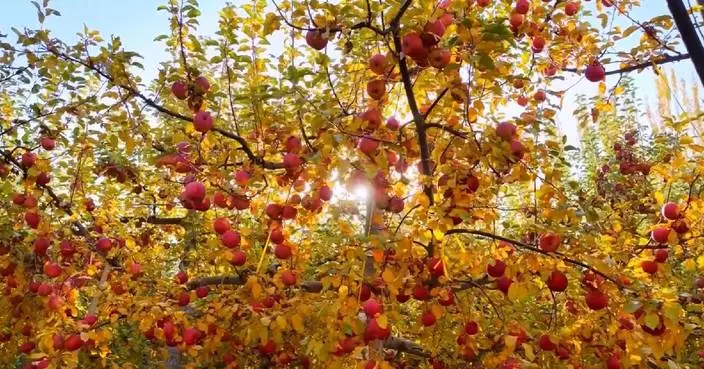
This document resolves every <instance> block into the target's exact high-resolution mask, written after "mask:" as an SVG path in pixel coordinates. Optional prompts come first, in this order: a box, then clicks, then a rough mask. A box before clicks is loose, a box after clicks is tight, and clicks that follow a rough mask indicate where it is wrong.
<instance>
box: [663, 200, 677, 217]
mask: <svg viewBox="0 0 704 369" xmlns="http://www.w3.org/2000/svg"><path fill="white" fill-rule="evenodd" d="M662 216H663V217H665V218H667V219H669V220H676V219H677V218H679V217H680V209H679V207H678V206H677V204H675V203H674V202H668V203H666V204H665V205H663V206H662Z"/></svg>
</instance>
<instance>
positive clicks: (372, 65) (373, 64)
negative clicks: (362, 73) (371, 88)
mask: <svg viewBox="0 0 704 369" xmlns="http://www.w3.org/2000/svg"><path fill="white" fill-rule="evenodd" d="M369 69H371V71H372V72H374V73H376V74H379V75H381V74H384V73H385V72H386V70H387V69H388V63H387V62H386V57H385V56H384V55H382V54H375V55H374V56H372V57H371V58H369Z"/></svg>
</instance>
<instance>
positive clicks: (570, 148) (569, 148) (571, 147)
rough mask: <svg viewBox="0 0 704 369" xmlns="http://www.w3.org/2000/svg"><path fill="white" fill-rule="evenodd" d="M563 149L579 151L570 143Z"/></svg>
mask: <svg viewBox="0 0 704 369" xmlns="http://www.w3.org/2000/svg"><path fill="white" fill-rule="evenodd" d="M565 151H579V149H578V148H576V147H574V146H572V145H567V146H565Z"/></svg>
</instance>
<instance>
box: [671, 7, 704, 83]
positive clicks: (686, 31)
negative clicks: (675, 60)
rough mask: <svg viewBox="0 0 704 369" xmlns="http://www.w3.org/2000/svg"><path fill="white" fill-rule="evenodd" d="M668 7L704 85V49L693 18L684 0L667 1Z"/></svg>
mask: <svg viewBox="0 0 704 369" xmlns="http://www.w3.org/2000/svg"><path fill="white" fill-rule="evenodd" d="M698 1H699V3H700V4H701V3H702V0H698ZM667 6H668V7H669V8H670V13H672V19H674V21H675V24H676V25H677V28H678V29H679V30H680V35H681V36H682V41H683V42H684V45H685V47H687V51H689V55H690V56H691V57H692V63H693V64H694V69H696V71H697V74H698V75H699V80H700V81H701V83H702V85H704V47H703V46H702V42H701V40H700V39H699V36H697V30H696V29H695V28H694V24H692V18H691V17H690V15H689V12H688V10H687V7H686V6H685V5H684V3H683V2H682V0H667Z"/></svg>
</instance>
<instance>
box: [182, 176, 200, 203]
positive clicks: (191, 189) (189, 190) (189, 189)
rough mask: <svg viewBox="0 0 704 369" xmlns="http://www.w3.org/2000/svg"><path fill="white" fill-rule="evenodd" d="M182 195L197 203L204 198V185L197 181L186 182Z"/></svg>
mask: <svg viewBox="0 0 704 369" xmlns="http://www.w3.org/2000/svg"><path fill="white" fill-rule="evenodd" d="M183 195H184V196H185V197H186V199H188V200H191V201H193V202H194V203H199V202H201V201H202V200H203V199H204V198H205V185H204V184H203V183H201V182H198V181H193V182H189V183H188V184H186V187H185V189H184V192H183Z"/></svg>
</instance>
